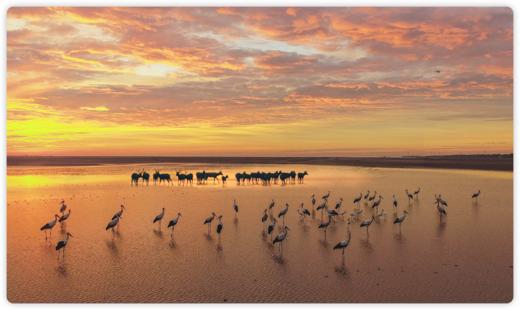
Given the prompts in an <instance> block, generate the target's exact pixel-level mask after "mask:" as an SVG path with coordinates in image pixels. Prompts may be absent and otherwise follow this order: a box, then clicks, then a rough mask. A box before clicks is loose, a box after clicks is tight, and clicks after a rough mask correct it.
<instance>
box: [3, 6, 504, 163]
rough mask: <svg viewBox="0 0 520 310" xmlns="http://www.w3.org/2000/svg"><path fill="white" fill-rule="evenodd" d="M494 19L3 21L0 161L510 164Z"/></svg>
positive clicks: (148, 16)
mask: <svg viewBox="0 0 520 310" xmlns="http://www.w3.org/2000/svg"><path fill="white" fill-rule="evenodd" d="M512 27H513V15H512V11H511V10H510V9H507V8H474V9H470V8H467V9H455V8H446V9H431V8H377V9H376V8H343V9H338V8H323V9H319V8H261V9H260V8H241V9H236V8H173V9H171V8H11V9H10V10H9V11H8V17H7V31H8V32H7V71H8V73H7V101H8V102H7V119H8V122H7V151H8V155H237V156H240V155H248V156H287V155H298V156H300V155H309V156H318V155H319V156H327V155H331V156H349V155H365V156H373V155H391V156H392V155H412V154H417V155H420V154H459V153H511V152H513V28H512Z"/></svg>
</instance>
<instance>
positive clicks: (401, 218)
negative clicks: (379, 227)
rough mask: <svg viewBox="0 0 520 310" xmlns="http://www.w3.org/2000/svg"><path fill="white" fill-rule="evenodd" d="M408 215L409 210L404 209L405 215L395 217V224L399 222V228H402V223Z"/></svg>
mask: <svg viewBox="0 0 520 310" xmlns="http://www.w3.org/2000/svg"><path fill="white" fill-rule="evenodd" d="M407 215H408V211H406V210H404V211H403V215H401V216H400V217H396V218H395V220H394V224H399V230H401V224H402V223H403V222H404V220H405V219H406V216H407Z"/></svg>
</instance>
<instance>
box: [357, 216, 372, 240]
mask: <svg viewBox="0 0 520 310" xmlns="http://www.w3.org/2000/svg"><path fill="white" fill-rule="evenodd" d="M372 222H374V216H373V215H372V217H371V218H370V219H369V220H364V221H363V222H362V223H361V225H359V227H361V228H363V227H366V229H367V235H368V227H369V226H370V225H372Z"/></svg>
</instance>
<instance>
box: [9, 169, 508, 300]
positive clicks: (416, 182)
mask: <svg viewBox="0 0 520 310" xmlns="http://www.w3.org/2000/svg"><path fill="white" fill-rule="evenodd" d="M152 167H159V168H161V169H162V170H164V171H165V172H170V173H172V174H173V173H174V172H175V171H176V170H178V169H184V170H190V171H193V172H194V171H196V170H202V169H206V170H213V171H218V170H223V172H224V173H225V174H226V173H227V174H229V175H230V181H228V184H226V185H225V186H223V185H221V184H212V183H211V182H210V184H208V185H193V186H178V185H177V184H175V185H174V186H153V185H152V184H150V186H148V187H142V186H139V187H137V188H136V187H130V177H129V175H130V173H131V172H132V171H133V170H135V169H139V168H147V169H148V170H149V171H151V170H152ZM279 169H283V170H293V169H294V170H297V171H303V170H307V171H308V172H309V176H307V178H306V180H305V183H304V184H294V185H287V186H280V185H272V186H260V185H246V186H237V185H236V184H235V182H234V180H232V179H233V175H234V174H235V172H237V171H244V170H246V171H256V170H265V171H274V170H279ZM7 183H8V189H7V202H8V206H7V295H8V299H9V300H10V301H11V302H225V301H226V302H507V301H510V300H511V298H512V295H513V266H512V265H513V174H512V173H510V172H483V171H463V170H428V169H383V168H356V167H335V166H298V165H290V166H289V165H288V166H283V165H277V166H258V165H256V166H247V165H223V166H216V165H203V164H200V165H186V164H184V165H164V164H161V165H158V166H153V165H139V166H136V165H132V166H125V165H121V166H118V165H113V166H95V167H9V168H8V176H7ZM419 186H420V187H421V193H420V196H419V199H418V200H416V201H414V202H413V203H411V204H410V205H409V204H408V201H407V199H406V198H405V194H404V189H406V188H407V189H409V190H411V191H413V190H415V189H417V187H419ZM478 189H481V190H482V195H481V197H480V201H479V203H478V205H477V204H475V203H473V202H472V199H471V194H472V193H473V192H475V191H476V190H478ZM328 190H330V191H331V198H330V199H329V201H330V204H332V205H334V204H335V203H336V201H337V200H338V199H339V197H343V198H344V199H345V201H344V203H343V208H344V209H345V210H347V211H348V214H349V213H350V212H351V211H352V210H353V208H354V205H353V204H352V200H353V199H354V197H356V196H358V195H359V192H360V191H363V193H365V192H366V191H367V190H371V191H373V190H377V192H378V193H380V194H381V195H382V196H383V197H384V199H383V202H382V208H384V209H385V211H386V213H387V215H386V218H383V219H382V220H381V221H380V222H379V223H376V222H374V224H373V225H371V226H370V228H369V234H368V235H367V232H366V231H365V230H364V229H362V228H360V227H359V222H355V223H353V224H352V226H351V230H352V241H351V244H350V245H349V247H348V248H347V250H346V253H345V258H344V260H343V259H342V256H341V252H339V251H333V250H332V247H333V246H334V245H335V244H336V243H337V242H338V241H340V240H342V239H344V238H345V233H346V230H347V224H346V221H345V220H342V219H341V218H340V219H339V221H338V222H336V223H334V224H333V225H331V227H329V229H328V231H327V235H326V240H325V236H324V233H323V232H322V231H319V230H318V228H317V226H318V224H319V222H320V219H319V218H320V215H319V213H317V214H316V218H315V219H310V218H309V219H307V220H305V222H301V221H300V220H299V217H298V215H297V214H296V209H297V206H298V205H299V204H300V203H301V202H304V203H305V206H306V207H307V208H311V204H310V196H311V194H313V193H316V195H317V196H319V197H321V196H322V195H323V194H325V193H326V192H327V191H328ZM394 193H395V194H396V196H397V197H398V199H399V203H400V207H399V211H398V213H399V215H400V214H402V211H403V210H408V212H409V216H408V217H407V219H406V220H405V222H404V223H403V225H402V228H401V231H400V230H399V227H398V226H397V225H393V224H392V221H393V210H392V206H391V203H392V194H394ZM437 193H442V196H443V197H444V198H445V199H446V200H447V201H448V203H449V207H448V215H447V217H446V218H445V219H443V220H442V221H440V219H439V216H438V213H437V210H436V209H435V208H434V206H433V200H434V194H437ZM62 198H64V199H65V200H66V202H67V205H68V206H69V208H71V209H72V214H71V216H70V218H69V220H68V221H67V223H66V224H65V225H64V227H63V228H60V226H59V225H57V226H56V227H55V228H54V231H53V234H52V244H51V243H48V242H46V241H45V237H44V234H43V233H42V232H41V231H40V230H39V228H40V227H41V226H42V225H43V224H44V223H46V222H48V221H49V220H51V219H52V215H53V214H55V213H57V212H58V208H59V207H58V204H59V201H60V200H61V199H62ZM234 198H236V199H237V201H238V204H239V208H240V213H239V216H238V218H237V219H236V220H235V219H234V215H233V210H232V202H233V199H234ZM272 198H274V199H275V201H276V208H275V209H276V211H275V214H277V213H278V212H279V210H280V209H281V208H282V206H283V205H284V204H285V203H286V202H287V203H289V205H290V209H289V213H288V215H287V217H286V219H285V222H286V225H288V226H289V227H290V231H289V234H288V237H287V239H286V240H285V242H284V243H283V256H282V257H280V255H279V249H278V247H272V246H271V245H270V242H269V240H270V237H265V236H263V234H262V231H263V228H264V227H263V225H262V223H261V221H260V218H261V216H262V212H263V210H264V208H266V207H267V206H268V204H269V202H270V201H271V199H272ZM121 203H124V204H125V205H126V207H127V210H126V211H125V213H124V215H123V218H122V220H121V225H120V228H119V230H118V232H117V233H116V234H115V235H114V236H113V234H112V233H111V232H110V231H106V230H105V226H106V224H107V223H108V221H109V219H110V218H111V216H112V214H114V213H115V212H116V211H118V206H119V205H120V204H121ZM162 207H164V208H166V216H165V219H164V220H163V223H162V228H161V230H159V229H158V225H153V224H152V219H153V218H154V217H155V215H156V214H158V213H159V212H160V210H161V208H162ZM362 209H363V210H364V212H363V214H362V215H361V219H360V221H361V220H364V219H366V218H369V216H370V214H371V212H372V211H371V210H370V209H371V208H368V207H365V206H363V204H362ZM211 211H215V212H216V213H217V214H223V222H224V230H223V233H222V235H221V238H220V239H218V238H217V236H216V234H215V231H214V229H215V226H216V225H213V226H212V233H211V236H210V237H208V236H207V235H206V234H207V227H206V226H204V225H203V224H202V222H203V220H204V219H205V218H206V217H207V216H208V215H209V214H210V213H211ZM177 212H181V213H182V215H183V216H182V217H181V220H180V222H179V224H178V225H177V227H176V229H175V236H174V242H172V241H171V238H170V231H168V230H167V228H166V225H167V222H168V221H169V220H170V219H171V218H172V217H174V215H175V214H176V213H177ZM66 231H70V232H71V233H72V234H73V235H74V237H73V238H71V239H70V242H69V245H68V246H67V251H66V253H65V259H64V260H62V261H58V260H57V254H56V251H55V250H54V246H55V244H56V242H57V240H59V239H61V238H63V236H64V234H65V232H66ZM219 247H221V250H218V248H219Z"/></svg>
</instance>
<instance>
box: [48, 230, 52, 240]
mask: <svg viewBox="0 0 520 310" xmlns="http://www.w3.org/2000/svg"><path fill="white" fill-rule="evenodd" d="M49 233H50V234H49V239H51V238H52V229H51V230H50V231H49Z"/></svg>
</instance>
